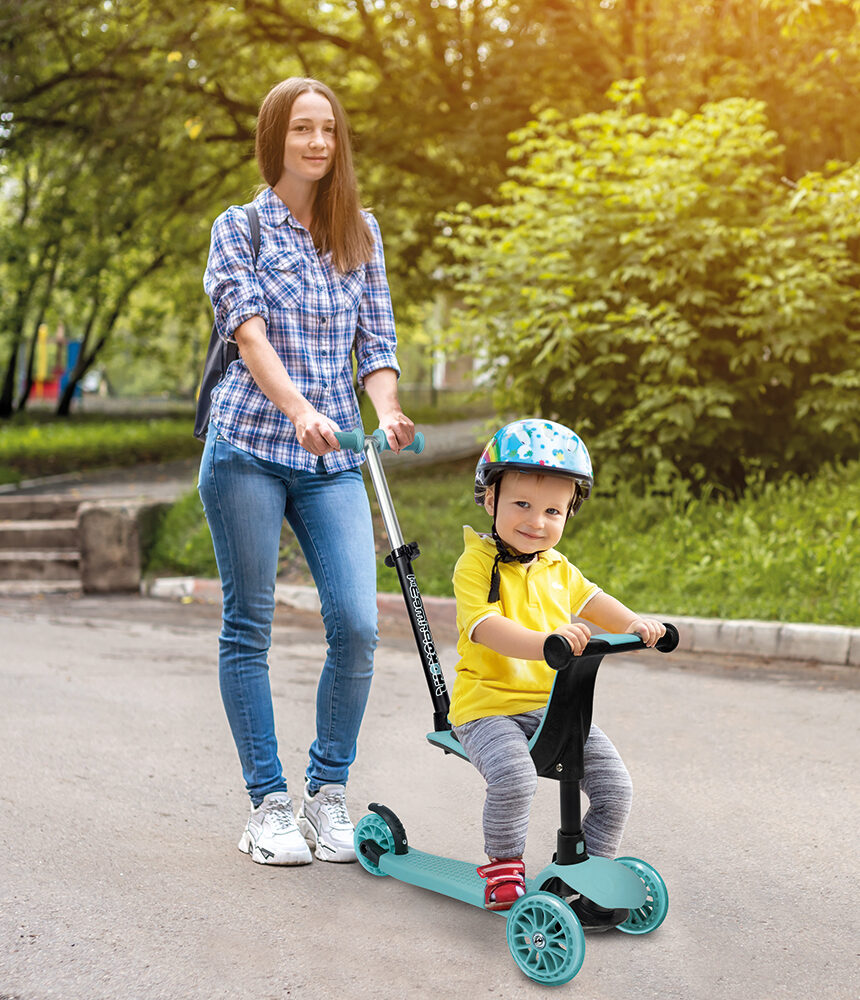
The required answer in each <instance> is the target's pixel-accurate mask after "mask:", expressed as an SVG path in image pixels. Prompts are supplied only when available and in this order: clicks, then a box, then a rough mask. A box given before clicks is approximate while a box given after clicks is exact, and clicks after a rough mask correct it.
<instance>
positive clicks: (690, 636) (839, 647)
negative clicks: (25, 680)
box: [143, 577, 860, 667]
mask: <svg viewBox="0 0 860 1000" xmlns="http://www.w3.org/2000/svg"><path fill="white" fill-rule="evenodd" d="M143 590H144V592H145V593H146V594H147V595H148V596H149V597H157V598H166V599H172V600H177V599H178V600H185V601H203V602H207V603H212V604H217V603H219V602H220V600H221V585H220V583H219V581H218V580H210V579H201V578H197V577H161V578H158V579H156V580H152V581H150V582H149V583H147V584H144V586H143ZM423 600H424V606H425V608H426V610H427V617H428V618H429V619H430V623H431V626H432V625H433V624H434V623H435V624H436V625H437V626H438V627H439V628H442V627H444V628H446V629H453V628H454V627H455V606H454V599H453V598H451V597H425V598H424V599H423ZM275 602H276V604H280V605H285V606H287V607H294V608H299V609H301V610H303V611H318V610H319V606H320V605H319V599H318V597H317V592H316V590H315V589H314V588H313V587H305V586H297V585H294V584H286V583H278V584H276V585H275ZM377 604H378V607H379V610H380V613H381V614H385V615H402V617H403V618H404V620H406V609H405V607H404V604H403V598H402V597H401V596H400V594H379V595H378V597H377ZM654 617H655V618H661V619H666V620H670V621H672V622H673V623H674V624H675V625H677V627H678V631H679V632H680V635H681V642H680V645H679V647H678V648H679V649H681V650H687V651H689V652H692V653H710V654H718V655H722V656H759V657H765V658H767V659H769V660H801V661H804V662H807V663H822V664H828V665H832V666H843V667H845V666H848V667H860V628H848V627H844V626H841V625H805V624H800V623H793V622H786V623H781V622H759V621H745V620H741V621H721V620H719V619H713V618H692V617H687V616H684V615H654Z"/></svg>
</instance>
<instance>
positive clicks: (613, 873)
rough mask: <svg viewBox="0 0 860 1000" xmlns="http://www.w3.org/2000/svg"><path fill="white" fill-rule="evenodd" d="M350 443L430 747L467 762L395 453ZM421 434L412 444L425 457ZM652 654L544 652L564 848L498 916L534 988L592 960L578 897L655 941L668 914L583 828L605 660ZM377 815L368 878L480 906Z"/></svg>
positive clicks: (537, 745)
mask: <svg viewBox="0 0 860 1000" xmlns="http://www.w3.org/2000/svg"><path fill="white" fill-rule="evenodd" d="M338 439H339V440H340V443H341V446H342V447H348V448H352V449H353V450H355V451H357V452H360V451H364V454H365V456H366V459H367V465H368V471H369V473H370V478H371V482H372V483H373V487H374V490H375V492H376V496H377V501H378V503H379V508H380V512H381V514H382V518H383V522H384V524H385V528H386V532H387V533H388V538H389V542H390V543H391V554H390V555H389V556H388V557H387V559H386V564H387V565H389V566H392V567H393V568H394V569H396V570H397V574H398V577H399V580H400V585H401V589H402V591H403V595H404V598H405V601H406V608H407V612H408V613H409V617H410V621H411V624H412V630H413V633H414V635H415V639H416V643H417V646H418V652H419V656H420V659H421V663H422V667H423V669H424V675H425V678H426V680H427V684H428V688H429V691H430V697H431V701H432V703H433V720H434V730H433V732H431V733H428V734H427V739H428V740H429V742H430V743H432V744H433V745H434V746H437V747H439V748H440V749H441V750H443V751H444V752H445V753H448V754H454V755H455V756H458V757H462V758H463V759H464V760H468V758H467V756H466V754H465V753H464V752H463V749H462V747H461V746H460V744H459V742H458V741H457V738H456V736H455V735H454V734H453V733H452V732H451V728H450V724H449V723H448V720H447V715H448V705H449V698H448V692H447V688H446V686H445V678H444V675H443V673H442V669H441V666H440V664H439V659H438V656H437V655H436V648H435V645H434V643H433V639H432V635H431V632H430V628H429V624H428V622H427V616H426V613H425V611H424V605H423V601H422V599H421V595H420V592H419V590H418V586H417V582H416V580H415V574H414V571H413V569H412V559H414V558H415V557H417V556H418V555H419V554H420V553H419V550H418V546H417V545H416V544H415V543H409V544H404V542H403V537H402V534H401V532H400V526H399V524H398V523H397V517H396V514H395V513H394V507H393V504H392V502H391V496H390V493H389V491H388V485H387V483H386V480H385V474H384V472H383V469H382V463H381V461H380V454H379V453H380V451H383V450H385V449H386V448H387V447H388V444H387V441H386V439H385V434H384V433H383V432H382V431H381V430H377V431H375V432H374V434H372V435H370V436H365V435H364V433H363V432H362V431H361V430H360V429H359V430H356V431H352V432H348V433H339V434H338ZM423 446H424V442H423V439H422V438H420V436H416V441H415V442H414V443H413V445H410V448H411V449H412V450H414V451H417V452H420V451H421V450H422V449H423ZM677 645H678V631H677V629H676V628H675V627H674V626H673V625H671V624H669V623H666V634H665V635H664V636H663V637H662V638H661V639H660V640H659V642H658V643H657V647H656V648H657V649H658V650H660V651H661V652H664V653H668V652H671V651H672V650H673V649H675V648H676V647H677ZM646 648H647V647H646V646H645V644H644V643H643V642H642V640H641V639H640V638H639V636H638V635H600V636H596V637H593V638H591V639H590V640H589V641H588V643H587V644H586V647H585V649H584V651H583V652H582V653H581V654H580V655H579V656H574V655H573V654H572V652H571V649H570V647H569V645H568V644H567V642H566V641H565V640H564V639H563V638H562V637H561V636H558V635H553V636H550V637H549V638H548V639H547V641H546V643H545V644H544V657H545V659H546V662H547V663H548V664H549V665H550V666H551V667H552V668H553V669H555V670H556V671H557V673H556V677H555V680H554V683H553V687H552V691H551V693H550V697H549V701H548V702H547V708H546V712H545V714H544V718H543V720H542V722H541V725H540V727H539V728H538V730H537V731H536V732H535V734H534V736H533V737H532V738H531V740H530V742H529V751H530V753H531V756H532V759H533V760H534V762H535V767H536V769H537V773H538V775H540V776H541V777H544V778H551V779H552V780H554V781H557V782H558V785H559V798H560V812H561V826H560V827H559V830H558V834H557V840H556V852H555V854H554V855H553V859H552V861H551V862H550V863H549V864H547V865H546V866H545V867H544V868H543V869H542V870H541V871H540V872H539V873H538V875H537V876H536V877H535V878H532V879H528V880H527V882H526V886H527V891H526V894H525V895H524V896H522V897H521V898H520V899H518V900H517V901H516V902H515V903H514V905H513V906H512V907H511V908H510V909H509V910H502V911H489V910H487V911H485V912H487V913H491V912H494V913H496V914H497V915H498V916H501V917H504V918H505V920H506V922H507V942H508V948H509V949H510V952H511V955H512V956H513V958H514V961H515V962H516V964H517V965H518V966H519V968H520V969H521V970H522V971H523V972H524V973H525V974H526V975H527V976H528V977H529V978H530V979H533V980H534V981H535V982H538V983H543V984H545V985H549V986H559V985H562V984H563V983H567V982H569V981H570V980H571V979H573V977H574V976H575V975H576V974H577V972H579V970H580V968H581V966H582V962H583V960H584V958H585V934H584V931H583V928H582V925H581V924H580V922H579V919H578V918H577V916H576V913H575V912H574V910H573V909H572V907H571V905H570V903H571V900H572V899H574V898H576V897H577V896H578V895H582V896H585V897H587V898H588V899H590V900H592V901H593V902H594V903H596V904H597V905H598V906H601V907H604V908H606V909H611V910H615V909H622V910H627V911H628V914H629V915H628V916H627V918H626V919H625V920H624V921H623V923H620V924H619V925H618V927H617V929H618V930H619V931H622V932H623V933H625V934H648V933H650V932H651V931H654V930H656V929H657V928H658V927H659V926H660V924H662V923H663V921H664V920H665V918H666V914H667V912H668V908H669V896H668V892H667V890H666V885H665V883H664V882H663V879H662V878H661V877H660V874H659V872H658V871H657V870H656V869H655V868H654V867H652V866H651V865H649V864H648V863H647V862H645V861H640V860H639V859H638V858H632V857H624V858H617V859H616V860H610V859H608V858H600V857H592V856H589V854H588V851H587V848H586V844H585V838H584V836H583V832H582V817H581V807H580V791H579V782H580V779H581V778H582V776H583V747H584V745H585V740H586V739H587V736H588V732H589V730H590V728H591V714H592V704H593V699H594V685H595V681H596V678H597V671H598V669H599V667H600V664H601V662H602V660H603V657H604V656H607V655H611V654H615V653H631V652H634V651H635V650H641V649H646ZM368 808H369V809H370V812H369V813H368V815H366V816H364V817H363V818H362V819H361V820H359V822H358V824H357V825H356V828H355V849H356V854H357V855H358V860H359V862H360V863H361V865H362V867H363V868H364V869H365V870H366V871H368V872H370V873H371V874H372V875H377V876H386V875H390V876H392V877H393V878H396V879H399V880H400V881H401V882H408V883H409V884H410V885H416V886H419V887H421V888H423V889H429V890H430V891H432V892H438V893H441V894H442V895H444V896H450V897H452V898H453V899H459V900H461V901H462V902H464V903H469V904H471V905H472V906H476V907H478V908H479V909H482V910H483V909H484V887H485V883H484V880H483V879H482V878H481V877H480V876H479V875H478V872H477V866H476V865H475V864H474V863H472V862H468V861H457V860H455V859H453V858H445V857H440V856H438V855H435V854H428V853H426V852H424V851H420V850H417V849H416V848H414V847H411V846H410V845H409V842H408V839H407V836H406V830H405V829H404V826H403V824H402V823H401V822H400V820H399V819H398V817H397V816H396V815H395V814H394V812H392V810H391V809H389V808H388V807H386V806H383V805H380V804H378V803H371V804H370V806H369V807H368Z"/></svg>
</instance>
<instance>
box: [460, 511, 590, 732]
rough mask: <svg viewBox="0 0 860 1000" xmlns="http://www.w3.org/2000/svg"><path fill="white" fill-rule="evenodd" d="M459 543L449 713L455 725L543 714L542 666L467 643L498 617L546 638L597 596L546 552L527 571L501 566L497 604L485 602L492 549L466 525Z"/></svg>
mask: <svg viewBox="0 0 860 1000" xmlns="http://www.w3.org/2000/svg"><path fill="white" fill-rule="evenodd" d="M463 540H464V542H465V548H464V550H463V554H462V555H461V556H460V558H459V559H458V560H457V565H456V566H455V567H454V596H455V597H456V599H457V630H458V632H459V640H458V642H457V652H458V653H459V654H460V662H459V663H458V664H457V677H456V679H455V680H454V686H453V688H452V690H451V709H450V712H449V714H448V718H449V719H450V721H451V725H453V726H462V725H463V723H465V722H471V721H472V719H482V718H484V717H485V716H487V715H519V714H520V713H521V712H531V711H532V710H533V709H536V708H543V706H544V705H546V702H547V698H548V697H549V692H550V689H551V688H552V682H553V679H554V678H555V671H554V670H553V669H552V667H548V666H547V665H546V663H544V661H543V660H517V659H514V658H513V657H510V656H502V655H501V654H500V653H496V652H495V651H494V650H492V649H490V648H489V647H487V646H482V645H481V644H480V643H476V642H472V638H471V636H472V632H473V630H474V629H475V627H476V626H477V625H478V624H480V622H482V621H484V619H485V618H489V617H490V615H503V616H504V617H505V618H511V619H513V621H515V622H518V623H519V624H520V625H525V627H526V628H531V629H536V630H538V631H540V632H552V631H554V630H555V629H557V628H558V627H559V626H560V625H564V624H565V623H567V622H569V621H570V618H571V615H578V614H579V613H580V612H581V611H582V609H583V608H584V607H585V605H586V604H587V603H588V602H589V601H590V600H591V598H592V597H594V595H595V594H598V593H600V588H599V587H598V586H597V585H596V584H594V583H590V582H589V581H588V580H586V579H585V577H584V576H583V575H582V573H580V572H579V570H578V569H577V568H576V567H575V566H574V565H573V564H572V563H570V562H568V560H567V559H565V557H564V556H563V555H562V554H561V553H560V552H556V550H555V549H548V550H547V551H546V552H542V553H541V554H540V555H539V556H538V558H537V559H536V560H535V561H533V562H531V563H528V564H526V565H524V564H523V563H499V578H500V587H499V600H498V601H496V602H494V603H492V604H490V603H489V602H488V601H487V592H488V590H489V589H490V574H491V573H492V570H493V562H494V560H495V558H496V544H495V542H494V541H493V539H492V538H490V537H489V536H485V535H479V534H478V533H477V532H475V531H474V530H473V529H472V528H470V527H468V525H467V526H465V527H464V528H463Z"/></svg>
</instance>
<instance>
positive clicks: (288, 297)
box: [203, 188, 400, 472]
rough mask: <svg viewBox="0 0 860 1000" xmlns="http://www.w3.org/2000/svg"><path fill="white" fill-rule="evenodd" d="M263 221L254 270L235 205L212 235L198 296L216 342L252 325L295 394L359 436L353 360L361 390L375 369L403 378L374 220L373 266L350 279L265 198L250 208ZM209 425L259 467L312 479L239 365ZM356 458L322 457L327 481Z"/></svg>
mask: <svg viewBox="0 0 860 1000" xmlns="http://www.w3.org/2000/svg"><path fill="white" fill-rule="evenodd" d="M254 205H255V206H256V208H257V212H258V214H259V216H260V255H259V257H258V258H257V267H256V270H255V268H254V262H253V249H252V246H251V234H250V231H249V228H248V220H247V217H246V215H245V212H244V210H243V209H242V207H241V206H239V205H234V206H232V207H231V208H228V209H227V211H226V212H224V213H223V214H222V215H219V216H218V218H217V219H216V220H215V223H214V225H213V226H212V243H211V245H210V248H209V260H208V262H207V264H206V273H205V275H204V277H203V286H204V288H205V289H206V293H207V295H208V296H209V298H210V299H211V300H212V305H213V307H214V309H215V323H216V325H217V328H218V332H219V334H220V335H221V336H222V337H224V338H225V339H228V338H231V337H232V336H233V333H234V331H235V330H236V328H237V327H239V326H241V325H242V323H244V322H245V320H247V319H250V318H251V317H252V316H261V317H262V318H263V320H264V321H265V323H266V334H267V336H268V338H269V341H270V342H271V344H272V346H273V347H274V349H275V350H276V351H277V353H278V357H280V359H281V360H282V361H283V362H284V366H285V368H286V369H287V372H288V373H289V375H290V378H291V379H292V380H293V382H294V383H295V385H296V388H297V389H298V390H299V392H300V393H301V394H302V395H303V396H304V397H305V399H307V400H308V402H309V403H310V404H311V406H313V407H314V408H315V409H317V410H318V411H319V412H320V413H324V414H325V415H326V416H327V417H330V418H331V419H332V420H334V421H335V423H337V425H338V426H339V427H340V428H341V429H342V430H352V428H354V427H357V426H359V424H360V423H361V418H360V416H359V410H358V400H357V399H356V396H355V389H354V387H353V365H352V352H353V350H354V351H355V357H356V361H357V364H358V380H359V384H361V382H362V381H363V380H364V377H365V376H366V375H369V374H370V373H371V372H373V371H376V370H377V369H379V368H393V369H394V370H395V371H396V372H397V373H398V374H399V373H400V368H399V366H398V364H397V359H396V357H395V350H396V347H397V336H396V333H395V329H394V314H393V311H392V308H391V295H390V292H389V290H388V280H387V278H386V275H385V260H384V258H383V252H382V238H381V236H380V232H379V226H378V224H377V222H376V219H374V218H373V216H372V215H370V214H369V213H366V212H365V213H363V215H364V218H365V220H366V221H367V224H368V225H369V226H370V231H371V233H372V234H373V237H374V244H375V246H374V253H373V259H372V260H371V261H370V263H368V264H367V265H362V266H361V267H359V268H357V269H356V270H354V271H350V272H349V273H348V274H341V273H340V272H339V271H338V270H337V269H336V268H335V267H334V266H333V264H332V262H331V255H330V254H326V255H325V256H324V257H320V256H319V254H318V253H317V251H316V248H315V247H314V243H313V238H312V237H311V234H310V233H309V232H308V230H307V229H305V227H304V226H302V225H301V224H300V223H298V222H297V221H296V220H295V219H294V218H293V215H292V213H291V212H290V210H289V209H288V208H287V206H286V205H285V204H284V203H283V202H282V201H281V199H280V198H278V196H277V195H276V194H275V193H274V192H273V191H272V189H271V188H267V189H266V190H265V191H264V192H263V193H262V194H260V195H258V196H257V197H256V198H255V199H254ZM210 420H211V422H212V423H213V424H214V425H215V427H216V428H217V429H218V431H219V432H220V433H221V434H222V435H223V436H224V437H225V438H226V439H227V440H228V441H229V442H230V443H231V444H233V445H235V446H236V447H237V448H241V449H242V450H243V451H248V452H250V453H251V454H252V455H256V456H257V457H258V458H262V459H265V460H266V461H269V462H277V463H279V464H281V465H286V466H289V467H290V468H293V469H304V470H306V471H309V472H313V471H315V470H316V468H317V461H318V459H317V456H316V455H312V454H311V453H310V452H309V451H305V449H304V448H302V446H301V445H300V444H299V443H298V441H297V439H296V431H295V428H294V427H293V425H292V423H291V422H290V421H289V420H288V419H287V417H286V416H284V414H283V413H281V411H280V410H279V409H278V408H277V407H276V406H275V405H274V404H273V403H272V402H271V401H270V400H269V399H268V397H267V396H266V395H265V394H264V393H263V392H262V391H261V390H260V388H259V387H258V386H257V383H256V382H255V381H254V379H253V378H252V376H251V373H250V372H249V371H248V369H247V367H246V366H245V363H244V361H242V359H241V358H240V359H239V360H238V361H234V362H233V363H232V364H231V365H230V367H229V368H228V370H227V374H226V375H225V377H224V378H223V379H222V380H221V382H220V383H219V384H218V386H216V388H215V389H214V390H213V392H212V409H211V411H210ZM361 461H363V456H361V457H359V456H358V455H356V454H355V452H353V451H348V450H341V451H334V452H330V453H329V454H327V455H325V456H323V463H324V465H325V469H326V471H327V472H340V471H342V470H344V469H351V468H355V467H356V466H357V465H359V464H360V462H361Z"/></svg>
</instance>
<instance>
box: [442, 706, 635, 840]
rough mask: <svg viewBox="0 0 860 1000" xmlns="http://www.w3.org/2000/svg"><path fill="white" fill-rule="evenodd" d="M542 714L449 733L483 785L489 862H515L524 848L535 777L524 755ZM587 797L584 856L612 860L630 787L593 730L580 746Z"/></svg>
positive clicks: (477, 723) (497, 718) (494, 719)
mask: <svg viewBox="0 0 860 1000" xmlns="http://www.w3.org/2000/svg"><path fill="white" fill-rule="evenodd" d="M543 713H544V709H542V708H541V709H538V710H537V711H534V712H526V713H524V714H523V715H491V716H487V717H486V718H484V719H475V720H473V721H472V722H467V723H465V724H464V725H462V726H456V727H455V728H454V732H455V734H456V735H457V738H458V739H459V741H460V744H461V745H462V747H463V749H464V750H465V751H466V753H467V754H468V756H469V760H470V761H471V762H472V763H473V764H474V765H475V767H477V769H478V770H479V771H480V772H481V774H482V775H483V776H484V779H485V780H486V782H487V797H486V799H485V801H484V850H485V851H486V852H487V854H488V855H489V856H490V857H491V858H519V857H522V855H523V852H524V851H525V847H526V832H527V830H528V825H529V809H530V807H531V802H532V799H533V798H534V794H535V791H536V790H537V772H536V771H535V766H534V763H533V762H532V759H531V756H530V755H529V751H528V741H529V737H531V736H532V735H534V732H535V730H536V729H537V727H538V725H539V723H540V720H541V718H542V717H543ZM584 764H585V767H584V770H585V777H584V778H583V779H582V781H581V782H580V787H581V788H582V790H583V791H584V792H585V794H586V795H587V796H588V803H589V805H588V810H587V812H586V814H585V816H584V817H583V821H582V830H583V833H584V834H585V843H586V847H587V849H588V853H589V854H594V855H598V856H600V857H604V858H614V857H616V856H617V854H618V847H619V845H620V843H621V836H622V834H623V833H624V825H625V824H626V822H627V817H628V816H629V815H630V806H631V804H632V801H633V784H632V782H631V781H630V775H629V774H628V773H627V768H626V767H625V766H624V762H623V761H622V760H621V757H620V756H619V754H618V751H617V750H616V749H615V747H614V746H613V744H612V741H611V740H610V739H609V737H608V736H606V734H605V733H604V732H603V731H602V730H600V729H598V728H597V726H595V725H594V724H592V726H591V731H590V732H589V734H588V739H587V740H586V742H585V753H584Z"/></svg>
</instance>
